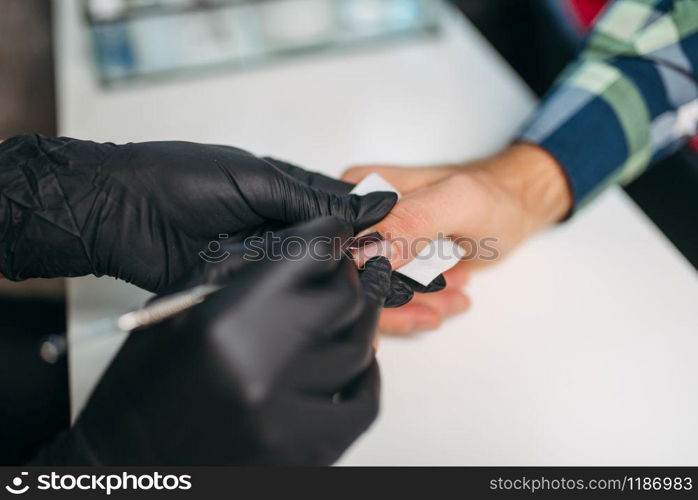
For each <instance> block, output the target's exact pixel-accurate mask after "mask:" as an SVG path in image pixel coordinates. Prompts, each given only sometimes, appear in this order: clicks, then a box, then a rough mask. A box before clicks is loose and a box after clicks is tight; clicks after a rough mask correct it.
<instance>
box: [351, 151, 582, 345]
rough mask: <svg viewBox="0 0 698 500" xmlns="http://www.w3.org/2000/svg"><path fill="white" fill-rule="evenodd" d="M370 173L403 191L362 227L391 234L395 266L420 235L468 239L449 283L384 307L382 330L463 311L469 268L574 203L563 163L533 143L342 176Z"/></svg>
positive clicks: (433, 324)
mask: <svg viewBox="0 0 698 500" xmlns="http://www.w3.org/2000/svg"><path fill="white" fill-rule="evenodd" d="M371 172H377V173H379V174H380V175H381V176H383V177H384V178H385V179H386V180H388V181H389V182H390V183H391V184H393V185H394V186H395V187H396V188H397V189H398V190H399V191H400V192H402V193H403V194H404V195H405V196H404V197H403V198H402V199H401V201H400V202H399V203H398V204H397V205H396V206H395V207H394V208H393V210H392V211H391V213H390V214H389V215H388V216H387V217H386V218H385V219H383V220H382V221H381V222H379V223H378V224H376V225H375V226H373V227H371V228H368V229H366V230H365V231H364V233H371V232H374V231H376V232H379V233H380V234H382V235H384V236H386V237H389V238H391V242H392V250H391V252H390V255H391V256H390V260H391V264H392V266H393V268H394V269H399V268H400V267H401V266H403V265H404V264H406V263H407V262H408V261H409V260H411V259H412V258H414V256H415V254H416V252H418V251H419V250H420V249H421V247H420V243H419V242H421V245H425V244H426V241H429V240H432V239H435V238H436V237H437V236H448V237H451V238H454V239H457V240H458V239H463V241H464V242H467V245H465V250H466V259H465V260H463V262H461V263H459V264H458V265H457V266H456V267H454V268H453V269H452V270H450V271H448V272H447V273H445V277H446V282H447V283H448V286H447V287H446V289H444V290H443V291H441V292H437V293H433V294H429V295H419V296H417V295H416V296H415V298H414V300H413V301H412V302H411V303H409V304H407V305H406V306H404V307H402V308H400V309H395V310H385V311H384V312H383V315H382V317H381V321H380V329H381V330H382V331H385V332H393V333H412V332H416V331H423V330H430V329H433V328H437V327H438V326H439V325H440V324H441V322H442V320H443V319H444V318H446V317H448V316H450V315H452V314H456V313H459V312H462V311H464V310H466V309H467V308H468V306H469V303H470V302H469V299H468V297H467V296H466V295H465V294H464V293H463V292H462V290H461V289H462V287H463V285H465V283H466V282H467V278H468V274H469V272H470V271H471V270H472V269H474V268H477V267H479V266H481V265H483V264H488V263H492V262H496V261H498V260H500V259H502V258H504V257H505V256H506V255H507V254H508V253H509V252H510V251H511V250H512V249H513V248H514V247H516V246H517V245H518V244H519V243H521V242H522V241H523V240H525V239H526V238H528V237H529V236H530V235H532V234H534V233H535V232H536V231H538V230H539V229H541V228H543V227H545V226H547V225H549V224H552V223H553V222H555V221H558V220H560V219H561V218H563V217H564V216H565V215H566V214H567V213H568V211H569V210H570V207H571V204H572V201H571V195H570V192H569V188H568V186H567V181H566V178H565V175H564V173H563V171H562V169H561V168H560V166H559V165H558V164H557V162H556V161H555V160H554V159H553V158H552V157H551V156H550V155H549V154H548V153H547V152H545V151H544V150H543V149H541V148H539V147H537V146H534V145H530V144H515V145H513V146H512V147H510V148H508V149H507V150H505V151H503V152H502V153H499V154H496V155H493V156H491V157H488V158H485V159H482V160H479V161H474V162H468V163H464V164H457V165H443V166H434V167H398V166H360V167H354V168H350V169H349V170H347V172H346V173H345V174H344V176H343V179H344V180H345V181H347V182H354V183H356V182H360V181H361V180H362V179H363V178H364V177H366V175H368V174H369V173H371ZM473 242H474V243H475V245H473Z"/></svg>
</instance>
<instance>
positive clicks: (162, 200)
mask: <svg viewBox="0 0 698 500" xmlns="http://www.w3.org/2000/svg"><path fill="white" fill-rule="evenodd" d="M294 173H295V175H294V176H292V175H287V174H285V173H284V172H282V171H281V170H279V169H278V168H276V167H275V166H274V165H272V164H271V163H269V162H267V161H265V160H263V159H260V158H257V157H255V156H254V155H252V154H250V153H248V152H246V151H242V150H239V149H235V148H231V147H227V146H214V145H204V144H194V143H188V142H147V143H131V144H125V145H120V146H119V145H115V144H110V143H106V144H98V143H94V142H90V141H81V140H76V139H68V138H46V137H42V136H39V135H24V136H17V137H14V138H12V139H9V140H7V141H5V142H4V143H3V144H0V230H1V232H0V234H1V235H2V236H1V238H2V239H1V240H0V273H2V274H3V275H5V276H6V277H7V278H9V279H12V280H22V279H26V278H34V277H43V278H52V277H60V276H82V275H87V274H95V275H97V276H101V275H108V276H113V277H115V278H120V279H123V280H125V281H128V282H130V283H134V284H136V285H137V286H139V287H141V288H144V289H146V290H149V291H152V292H158V293H160V292H163V291H166V290H167V289H169V288H170V287H171V286H172V285H173V284H174V283H177V282H179V281H181V279H182V278H183V277H184V276H186V275H188V273H190V272H191V269H192V267H193V266H194V265H195V264H196V263H197V262H198V261H199V260H200V258H199V255H198V253H199V252H200V251H202V250H205V249H206V248H207V246H208V244H209V242H211V241H212V240H217V239H218V238H219V235H221V234H227V235H228V239H229V241H240V240H242V239H244V238H245V237H248V236H250V235H255V234H262V233H264V232H266V231H269V230H276V229H279V228H283V227H286V226H288V225H289V224H293V223H296V222H299V221H306V220H310V219H313V218H315V217H319V216H325V215H333V216H337V217H340V218H342V219H344V220H346V221H348V222H349V223H350V224H351V226H352V229H353V230H354V231H360V230H361V229H363V228H365V227H369V226H370V225H372V224H374V223H376V222H378V221H379V220H381V219H382V218H383V217H384V216H385V215H386V214H387V213H388V212H389V211H390V209H391V208H392V206H393V205H394V204H395V201H396V197H395V195H394V194H388V193H374V194H371V195H368V196H365V197H359V196H349V195H347V194H335V193H331V192H328V191H326V190H322V189H316V188H314V187H312V186H311V185H309V184H311V183H310V182H307V181H306V182H304V181H302V180H298V174H299V172H298V171H295V172H294ZM304 175H306V174H304ZM306 177H307V178H308V179H310V180H312V179H313V174H309V173H308V174H307V175H306Z"/></svg>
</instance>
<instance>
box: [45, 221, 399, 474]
mask: <svg viewBox="0 0 698 500" xmlns="http://www.w3.org/2000/svg"><path fill="white" fill-rule="evenodd" d="M294 234H295V235H297V236H298V241H305V242H310V241H317V240H314V238H315V237H317V236H332V237H338V238H340V239H342V240H346V239H347V238H349V237H351V236H352V234H353V231H352V228H351V227H350V226H349V225H348V224H347V223H346V222H343V221H341V220H339V219H336V218H322V219H317V220H315V221H313V222H310V223H306V224H305V225H303V226H300V227H299V228H298V229H297V230H295V232H294ZM318 248H320V250H321V251H323V252H325V254H326V255H328V256H332V258H329V259H316V258H313V257H312V256H311V252H310V251H306V252H304V253H303V256H302V257H298V258H297V259H295V260H289V259H283V260H273V259H272V260H264V261H260V262H255V263H249V264H247V265H243V266H242V267H240V268H238V267H239V266H238V263H239V262H238V261H236V260H235V259H229V260H226V261H224V262H222V263H219V264H215V266H216V268H217V269H218V273H219V274H218V277H219V278H220V277H221V276H222V274H221V273H222V272H223V271H222V270H224V269H225V267H226V266H233V267H235V269H236V272H235V273H234V277H233V278H232V279H231V280H230V281H229V282H228V283H229V284H228V286H226V287H225V288H223V289H222V290H220V291H218V292H216V293H215V294H213V295H211V296H209V298H207V299H206V300H205V301H204V302H203V303H201V304H199V305H198V306H196V307H194V308H192V309H189V310H188V311H186V312H184V313H180V314H179V315H177V316H176V317H173V318H171V319H169V320H166V321H164V322H162V323H160V324H157V325H155V326H152V327H149V328H146V329H142V330H140V331H135V332H133V333H132V334H131V335H130V337H129V338H128V339H127V340H126V342H125V344H124V345H123V347H122V348H121V350H120V351H119V353H118V354H117V355H116V357H115V359H114V360H113V361H112V363H111V365H110V366H109V368H108V369H107V371H106V373H105V375H104V376H103V377H102V379H101V380H100V382H99V384H98V386H97V388H96V389H95V391H94V393H93V394H92V396H91V397H90V399H89V401H88V403H87V406H86V408H85V409H84V410H83V412H82V414H81V415H80V417H79V418H78V420H77V422H76V424H75V426H74V428H73V429H72V430H71V431H70V432H69V433H68V434H65V435H63V436H62V437H61V438H59V439H58V440H57V441H56V442H54V443H53V444H52V445H51V446H49V447H47V448H46V449H44V450H43V452H42V453H41V454H40V456H39V457H38V458H37V460H36V461H35V463H36V464H53V465H58V464H82V463H91V464H107V465H129V464H137V465H179V464H182V465H184V464H186V465H205V464H213V465H236V464H244V465H324V464H330V463H332V462H334V461H335V460H336V459H337V458H338V457H339V456H340V455H341V453H342V452H343V451H344V450H345V449H346V448H347V447H348V446H349V445H350V444H351V443H352V442H353V441H354V439H356V437H357V436H359V435H360V434H361V433H362V432H363V431H364V430H365V429H366V428H367V427H368V425H369V424H370V423H371V422H372V420H373V419H374V418H375V416H376V412H377V408H378V396H379V376H378V368H377V365H376V361H375V357H374V351H373V348H372V339H373V335H374V332H375V328H376V323H377V319H378V314H379V312H380V305H381V304H382V302H383V300H384V297H385V295H386V293H387V291H388V288H389V282H390V272H391V271H390V265H389V264H388V261H387V260H386V259H383V258H377V259H376V260H372V261H370V262H368V263H367V265H366V267H365V269H364V272H363V273H362V275H361V277H359V274H358V273H357V270H356V268H355V266H354V265H353V264H352V263H351V262H350V260H349V259H348V258H347V257H346V256H345V255H344V256H342V257H341V258H339V256H340V255H341V250H340V252H339V253H338V252H337V248H335V247H333V246H332V245H331V244H328V245H326V246H325V247H322V245H319V246H316V247H315V251H316V252H317V251H318Z"/></svg>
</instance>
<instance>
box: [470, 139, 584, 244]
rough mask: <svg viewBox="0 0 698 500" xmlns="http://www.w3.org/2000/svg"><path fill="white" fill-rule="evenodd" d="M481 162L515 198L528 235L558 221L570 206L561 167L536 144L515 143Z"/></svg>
mask: <svg viewBox="0 0 698 500" xmlns="http://www.w3.org/2000/svg"><path fill="white" fill-rule="evenodd" d="M481 165H482V166H481V167H480V168H482V169H485V170H487V171H488V173H489V174H490V175H492V176H493V177H494V178H495V179H496V181H497V182H498V183H499V184H500V186H501V187H502V188H503V189H505V190H506V191H507V192H509V193H510V195H511V196H513V197H514V198H515V199H516V200H518V202H519V204H520V206H521V209H522V211H523V212H524V215H525V220H526V224H527V226H528V227H527V228H526V231H527V232H528V233H529V234H532V233H535V232H536V231H538V230H540V229H543V228H545V227H547V226H549V225H551V224H554V223H555V222H559V221H560V220H562V219H563V218H565V217H566V216H567V214H569V212H570V210H571V209H572V203H573V200H572V193H571V191H570V187H569V184H568V182H567V177H566V175H565V172H564V171H563V168H562V166H561V165H560V164H559V163H558V162H557V160H556V159H555V158H554V157H553V156H552V155H551V154H550V153H548V152H547V151H546V150H545V149H543V148H541V147H540V146H537V145H535V144H529V143H515V144H513V145H511V146H510V147H508V148H507V149H505V150H504V151H502V152H501V153H498V154H496V155H494V156H492V157H491V158H489V159H488V160H485V161H484V162H482V164H481Z"/></svg>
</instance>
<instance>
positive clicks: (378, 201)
mask: <svg viewBox="0 0 698 500" xmlns="http://www.w3.org/2000/svg"><path fill="white" fill-rule="evenodd" d="M351 196H352V198H353V199H354V219H353V220H352V221H351V222H352V223H353V225H354V230H355V231H356V232H357V233H358V232H359V231H363V230H364V229H366V228H369V227H371V226H373V225H374V224H377V223H378V222H380V221H381V220H383V219H384V218H385V217H386V215H388V213H390V211H391V210H392V209H393V207H394V206H395V204H396V203H397V200H398V196H397V194H396V193H393V192H390V191H376V192H373V193H369V194H367V195H365V196H358V195H351Z"/></svg>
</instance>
